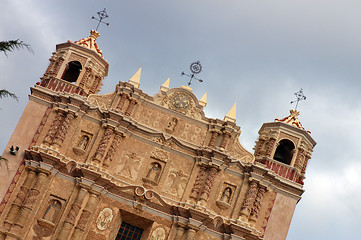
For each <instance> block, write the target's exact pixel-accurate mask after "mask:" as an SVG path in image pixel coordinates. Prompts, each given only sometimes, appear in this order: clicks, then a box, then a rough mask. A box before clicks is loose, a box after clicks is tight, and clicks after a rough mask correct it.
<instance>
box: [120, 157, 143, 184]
mask: <svg viewBox="0 0 361 240" xmlns="http://www.w3.org/2000/svg"><path fill="white" fill-rule="evenodd" d="M140 162H141V158H140V157H138V156H137V154H135V153H125V156H124V158H123V161H122V163H121V164H123V167H122V168H121V169H120V170H119V171H118V172H117V173H118V174H119V173H121V175H123V176H125V177H129V178H130V179H133V178H134V177H136V173H135V172H137V171H138V169H139V165H140Z"/></svg>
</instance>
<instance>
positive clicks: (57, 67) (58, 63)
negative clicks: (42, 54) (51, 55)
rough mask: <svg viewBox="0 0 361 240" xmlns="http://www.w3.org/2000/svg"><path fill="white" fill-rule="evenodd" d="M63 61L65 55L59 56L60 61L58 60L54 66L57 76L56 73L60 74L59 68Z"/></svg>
mask: <svg viewBox="0 0 361 240" xmlns="http://www.w3.org/2000/svg"><path fill="white" fill-rule="evenodd" d="M63 62H64V58H63V57H59V58H58V62H57V64H56V66H55V68H54V73H55V77H56V75H57V74H58V72H59V69H60V67H61V65H62V64H63Z"/></svg>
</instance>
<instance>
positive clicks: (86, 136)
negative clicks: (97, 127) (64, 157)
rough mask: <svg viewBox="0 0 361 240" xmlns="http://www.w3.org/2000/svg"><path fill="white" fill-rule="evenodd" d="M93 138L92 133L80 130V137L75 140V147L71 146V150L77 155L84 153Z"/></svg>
mask: <svg viewBox="0 0 361 240" xmlns="http://www.w3.org/2000/svg"><path fill="white" fill-rule="evenodd" d="M92 138H93V134H91V133H87V132H85V131H81V132H80V137H79V139H78V141H77V142H76V145H75V147H73V152H74V153H75V154H76V155H78V156H81V155H84V154H85V153H86V151H87V149H88V148H89V145H90V141H91V140H92Z"/></svg>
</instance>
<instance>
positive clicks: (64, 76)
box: [40, 30, 109, 96]
mask: <svg viewBox="0 0 361 240" xmlns="http://www.w3.org/2000/svg"><path fill="white" fill-rule="evenodd" d="M99 35H100V34H99V33H98V32H97V31H95V30H91V31H90V36H89V37H87V38H83V39H81V40H79V41H76V42H71V41H70V40H69V41H68V42H66V43H61V44H58V45H56V52H54V53H53V56H52V57H51V58H50V59H49V61H50V64H49V67H48V69H47V70H46V72H45V74H44V76H43V77H42V78H41V82H40V85H41V86H43V87H46V88H49V89H51V90H53V91H56V92H67V93H75V94H79V95H82V96H88V95H89V94H95V93H97V92H99V91H100V88H101V86H102V80H103V79H104V77H105V76H107V75H108V66H109V64H108V62H107V61H106V60H105V59H104V58H103V53H102V51H101V50H99V47H98V45H97V43H96V39H97V38H98V37H99Z"/></svg>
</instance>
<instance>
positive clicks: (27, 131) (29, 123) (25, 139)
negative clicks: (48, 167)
mask: <svg viewBox="0 0 361 240" xmlns="http://www.w3.org/2000/svg"><path fill="white" fill-rule="evenodd" d="M46 109H47V107H46V106H43V105H41V104H39V103H36V102H33V101H31V100H30V101H29V102H28V104H27V106H26V108H25V110H24V112H23V114H22V116H21V118H20V120H19V122H18V124H17V126H16V128H15V130H14V132H13V134H12V136H11V137H10V140H9V142H8V144H7V145H6V147H5V150H4V152H3V154H2V156H3V157H4V158H6V159H8V160H9V161H8V164H9V171H8V170H7V169H6V164H5V163H4V162H1V166H0V183H1V184H0V201H2V200H3V198H4V195H5V193H6V191H7V190H8V188H9V185H10V183H11V181H12V179H13V178H14V175H15V173H16V171H17V170H18V168H19V165H20V163H21V161H22V160H23V159H24V151H25V150H26V149H27V148H28V147H29V145H30V143H31V142H32V140H33V137H34V135H35V133H36V130H37V129H38V127H39V124H40V122H41V120H42V118H43V116H44V113H45V112H46ZM11 146H14V147H16V146H18V147H19V148H20V150H19V152H18V153H17V154H16V155H11V154H10V149H9V148H10V147H11Z"/></svg>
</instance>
